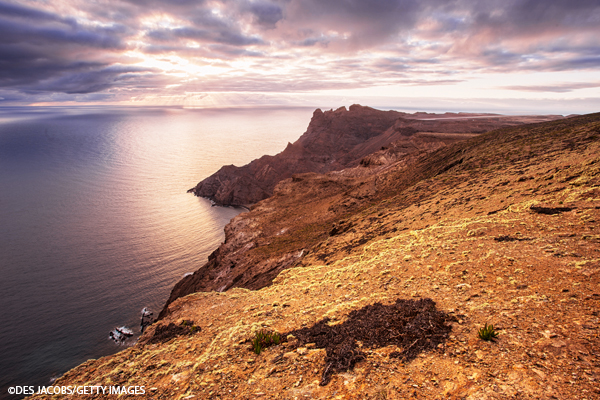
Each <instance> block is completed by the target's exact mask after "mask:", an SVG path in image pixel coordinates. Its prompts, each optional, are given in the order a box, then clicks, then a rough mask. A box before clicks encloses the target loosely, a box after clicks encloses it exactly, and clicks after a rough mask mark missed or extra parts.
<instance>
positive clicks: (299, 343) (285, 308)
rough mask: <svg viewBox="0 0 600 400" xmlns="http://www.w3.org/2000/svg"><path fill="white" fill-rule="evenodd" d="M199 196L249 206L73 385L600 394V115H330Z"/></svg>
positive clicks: (198, 394) (73, 375)
mask: <svg viewBox="0 0 600 400" xmlns="http://www.w3.org/2000/svg"><path fill="white" fill-rule="evenodd" d="M191 191H192V192H193V193H194V194H195V195H198V196H203V197H207V198H210V199H212V200H213V201H214V202H215V203H217V204H221V205H243V206H246V207H248V208H249V212H246V213H242V214H240V215H238V216H236V217H235V218H234V219H232V221H231V222H230V223H229V224H228V225H227V226H226V227H225V236H226V239H225V242H224V243H223V244H222V245H221V246H220V247H219V248H218V249H216V250H215V251H214V252H213V253H212V254H211V256H210V257H209V260H208V263H207V264H205V265H204V266H202V267H200V268H199V269H198V270H197V271H196V272H195V273H194V274H192V275H189V276H186V277H184V278H183V279H182V280H181V281H180V282H179V283H178V284H177V285H176V287H175V288H174V289H173V291H172V293H171V296H170V298H169V300H168V302H167V304H166V305H165V308H164V309H163V310H162V312H161V314H160V316H159V321H158V322H156V323H155V324H153V325H151V326H149V327H148V328H147V330H146V332H145V333H144V334H143V335H142V336H141V337H140V340H139V342H138V343H137V344H136V345H135V346H133V347H131V348H128V349H126V350H124V351H122V352H120V353H117V354H114V355H111V356H107V357H103V358H101V359H98V360H89V361H88V362H86V363H84V364H82V365H80V366H79V367H76V368H74V369H73V370H71V371H69V372H67V373H66V374H65V375H64V376H63V377H61V378H59V379H58V380H57V381H56V383H55V384H56V385H63V386H67V385H107V384H108V385H118V386H136V385H143V386H144V387H145V394H143V395H138V396H136V398H147V399H156V398H181V399H194V398H196V399H213V398H214V399H216V398H220V399H255V398H260V399H279V398H299V399H300V398H319V399H321V398H322V399H330V398H347V399H353V398H373V399H377V398H379V399H405V398H423V399H437V398H477V399H479V398H481V399H484V398H487V399H501V398H511V397H520V398H541V397H547V398H564V399H566V398H594V397H595V396H598V395H600V392H599V391H598V387H597V386H598V385H597V381H596V378H594V377H597V376H598V374H599V373H600V344H599V343H598V340H597V332H598V330H599V329H600V315H599V314H598V309H599V308H600V292H599V290H598V288H599V287H600V286H599V284H600V256H599V254H600V253H599V252H600V232H598V221H600V113H596V114H588V115H581V116H572V117H568V118H563V117H562V116H520V117H516V116H502V115H491V114H463V113H459V114H429V113H415V114H405V113H398V112H394V111H379V110H375V109H372V108H369V107H363V106H359V105H354V106H351V107H350V108H349V109H345V108H340V109H337V110H335V111H334V110H330V111H325V112H323V111H321V110H316V111H315V112H314V114H313V117H312V120H311V121H310V124H309V126H308V129H307V131H306V133H305V134H304V135H302V137H301V138H300V139H298V141H296V142H295V143H293V144H289V145H288V146H287V148H286V149H285V150H284V151H283V152H281V153H279V154H278V155H276V156H264V157H261V158H260V159H258V160H254V161H253V162H251V163H250V164H248V165H246V166H243V167H234V166H227V167H223V168H222V169H221V170H219V171H218V172H217V173H215V174H214V175H212V176H210V177H208V178H206V179H204V180H203V181H202V182H200V183H199V184H198V185H197V186H195V187H194V188H193V189H191ZM486 332H487V333H486ZM490 332H491V334H490ZM34 398H36V399H37V398H39V399H44V398H48V399H49V398H51V396H35V397H34Z"/></svg>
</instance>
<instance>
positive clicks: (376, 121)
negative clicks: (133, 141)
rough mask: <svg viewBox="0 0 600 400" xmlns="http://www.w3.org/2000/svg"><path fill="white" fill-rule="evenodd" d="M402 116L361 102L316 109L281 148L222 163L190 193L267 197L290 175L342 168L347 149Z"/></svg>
mask: <svg viewBox="0 0 600 400" xmlns="http://www.w3.org/2000/svg"><path fill="white" fill-rule="evenodd" d="M400 115H402V113H399V112H395V111H379V110H375V109H373V108H370V107H363V106H359V105H353V106H351V107H350V109H349V110H347V109H346V108H345V107H341V108H339V109H337V110H335V111H326V112H322V111H321V110H320V109H317V110H315V112H314V113H313V116H312V119H311V121H310V124H309V126H308V129H307V131H306V132H305V133H304V134H303V135H302V137H300V139H298V140H297V141H296V142H294V143H289V144H288V145H287V147H286V148H285V150H284V151H283V152H281V153H279V154H277V155H275V156H263V157H261V158H259V159H257V160H254V161H252V162H251V163H250V164H247V165H245V166H243V167H236V166H233V165H228V166H225V167H223V168H221V169H220V170H219V171H217V172H216V173H215V174H213V175H211V176H210V177H208V178H206V179H204V180H203V181H202V182H200V183H198V185H196V187H194V188H193V189H190V190H189V191H190V192H192V193H194V194H195V195H196V196H200V197H207V198H209V199H211V200H213V201H214V202H215V203H217V204H220V205H243V206H249V205H251V204H254V203H256V202H258V201H260V200H263V199H265V198H267V197H269V196H271V195H272V194H273V190H274V188H275V185H277V183H278V182H279V181H281V180H283V179H286V178H290V177H291V176H292V175H293V174H297V173H303V172H319V173H325V172H329V171H334V170H339V169H342V168H345V167H346V166H348V165H349V162H348V160H347V157H346V158H345V156H346V155H347V154H348V153H349V152H350V151H351V150H353V149H354V148H355V147H356V146H357V145H359V144H361V143H363V142H364V141H365V140H368V139H369V138H372V137H376V136H378V135H380V134H382V133H383V132H384V131H385V130H386V129H388V128H389V127H390V126H391V125H392V124H393V123H394V121H396V120H397V119H398V117H399V116H400ZM366 154H368V153H364V154H362V155H360V154H359V155H358V156H356V157H358V158H360V157H361V156H364V155H366Z"/></svg>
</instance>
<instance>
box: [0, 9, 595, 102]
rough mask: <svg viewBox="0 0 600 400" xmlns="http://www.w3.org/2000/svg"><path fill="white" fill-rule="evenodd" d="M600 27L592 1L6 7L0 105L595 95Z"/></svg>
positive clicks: (1, 26)
mask: <svg viewBox="0 0 600 400" xmlns="http://www.w3.org/2000/svg"><path fill="white" fill-rule="evenodd" d="M599 26H600V4H598V2H597V1H596V0H571V1H567V0H547V1H534V0H511V1H509V2H497V1H491V0H484V1H478V2H473V1H468V0H456V1H452V2H448V1H445V0H370V1H364V0H329V1H321V0H177V1H170V2H165V1H159V0H129V1H126V0H98V1H95V2H89V1H85V0H57V1H53V2H39V1H35V0H20V1H7V0H4V1H2V0H0V97H2V99H1V100H0V104H28V103H39V102H44V103H47V102H63V101H68V102H84V103H85V102H99V103H102V102H111V103H125V104H127V103H135V104H140V102H141V101H142V100H140V99H145V100H143V101H150V100H149V99H152V100H151V101H152V102H153V103H154V104H160V102H163V103H164V104H177V103H178V102H179V104H181V105H186V104H187V105H189V104H200V105H202V104H212V105H227V104H229V103H231V104H236V105H237V104H241V103H240V102H248V105H251V104H253V102H261V101H262V100H259V99H268V100H265V101H266V102H267V103H269V104H270V103H271V102H273V101H275V100H274V99H276V98H277V96H279V98H280V103H281V104H290V102H291V103H293V102H294V101H296V102H297V103H298V104H305V103H306V102H308V101H311V99H315V97H314V96H317V97H319V96H321V97H320V98H324V97H323V96H325V97H327V98H331V99H333V98H338V97H336V96H337V95H335V96H333V97H332V96H331V93H332V92H338V93H343V92H344V91H348V90H350V91H360V93H363V95H364V96H365V97H368V96H371V97H373V98H375V97H377V98H393V97H394V96H397V97H403V96H404V97H406V96H408V97H410V98H413V97H417V96H421V97H426V98H434V97H436V96H437V97H444V98H460V97H465V98H482V96H491V97H494V98H497V99H501V98H514V97H515V95H516V96H517V97H520V98H523V99H534V98H535V97H532V96H544V97H547V96H550V97H549V98H552V99H555V98H557V96H567V97H563V98H565V99H574V98H576V97H577V96H579V97H581V96H586V97H589V98H590V99H593V98H600V92H599V91H598V88H599V87H600V86H598V85H597V84H595V83H594V82H597V80H594V79H591V80H580V79H576V78H574V76H579V75H581V74H593V73H594V72H596V71H598V69H599V68H600V42H598V39H597V38H598V37H600V28H599ZM528 75H530V76H531V77H534V78H532V79H533V80H534V81H529V80H528V78H527V76H528ZM540 79H542V80H541V81H540ZM544 79H545V80H544ZM557 82H558V83H557ZM589 82H592V83H589ZM248 93H249V94H250V95H246V94H248ZM356 93H358V92H356ZM328 96H329V97H328ZM341 96H342V97H341V98H344V95H341ZM293 99H296V100H293ZM590 104H593V102H590Z"/></svg>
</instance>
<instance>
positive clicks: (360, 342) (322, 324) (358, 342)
mask: <svg viewBox="0 0 600 400" xmlns="http://www.w3.org/2000/svg"><path fill="white" fill-rule="evenodd" d="M454 320H455V318H454V317H453V316H450V315H448V314H446V313H444V312H443V311H440V310H437V309H436V306H435V302H434V301H433V300H431V299H418V300H403V299H398V300H396V303H394V304H390V305H383V304H381V303H375V304H372V305H368V306H365V307H363V308H361V309H359V310H354V311H352V312H351V313H350V314H349V315H348V319H347V320H346V321H345V322H343V323H341V324H337V325H333V326H332V325H329V322H330V319H329V318H324V319H322V320H321V321H319V322H317V323H316V324H315V325H313V326H312V327H310V328H302V329H299V330H295V331H292V332H289V333H288V334H291V335H293V336H295V337H296V338H297V339H298V343H297V344H296V347H301V346H303V345H305V344H307V343H314V344H315V347H316V348H321V349H325V350H326V352H327V355H326V357H325V368H324V370H323V373H322V377H321V382H320V385H321V386H324V385H327V384H328V383H329V381H330V380H331V376H332V375H333V374H334V373H336V372H344V371H348V370H351V369H353V368H354V365H355V364H356V363H357V362H359V361H361V360H364V359H365V358H366V355H365V353H364V352H363V351H362V350H361V348H371V349H376V348H381V347H386V346H390V345H395V346H398V347H399V348H400V351H397V352H394V353H392V354H390V356H391V357H396V358H400V359H402V360H403V361H405V362H408V361H411V360H413V359H414V358H415V357H417V356H418V355H419V354H420V353H421V352H424V351H427V350H431V349H434V348H436V347H437V346H438V345H439V344H440V343H443V342H445V341H446V339H447V338H448V335H449V333H450V331H451V329H452V328H451V326H450V325H449V322H450V321H454Z"/></svg>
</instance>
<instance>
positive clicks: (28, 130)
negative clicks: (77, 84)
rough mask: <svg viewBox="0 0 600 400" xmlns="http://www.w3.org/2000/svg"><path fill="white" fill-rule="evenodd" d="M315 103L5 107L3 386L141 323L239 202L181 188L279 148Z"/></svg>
mask: <svg viewBox="0 0 600 400" xmlns="http://www.w3.org/2000/svg"><path fill="white" fill-rule="evenodd" d="M312 111H313V110H312V109H226V110H223V109H221V110H186V109H180V108H125V109H124V108H120V109H117V108H106V107H104V108H93V107H85V108H82V107H79V108H39V107H36V108H2V109H0V321H1V323H0V355H1V356H0V398H8V397H7V388H8V387H9V386H12V385H22V386H24V385H35V386H36V387H37V385H47V384H49V382H50V381H51V379H53V378H56V377H57V376H60V375H61V374H62V373H64V372H66V371H67V370H69V369H70V368H72V367H74V366H76V365H78V364H80V363H81V362H83V361H85V360H87V359H89V358H98V357H100V356H104V355H108V354H111V353H114V352H116V351H118V350H121V349H122V347H119V346H118V345H117V344H115V343H114V342H112V341H110V340H109V339H108V333H109V331H110V330H112V329H113V328H115V327H117V326H122V325H125V326H128V327H130V328H132V329H133V330H134V331H135V332H136V334H137V333H138V332H139V319H140V312H141V309H142V308H143V307H150V308H151V309H152V310H153V311H154V313H155V315H156V314H158V312H159V311H160V309H161V307H162V305H163V304H164V302H165V301H166V299H167V297H168V295H169V293H170V290H171V288H172V287H173V285H174V284H175V283H176V282H177V281H178V280H179V279H180V278H181V277H182V276H183V275H184V274H185V273H188V272H192V271H194V270H196V269H197V268H199V267H200V266H201V265H202V264H203V263H204V262H205V261H206V259H207V256H208V254H210V252H212V251H213V250H214V249H215V248H216V247H217V246H218V245H219V244H220V243H221V242H222V241H223V238H224V235H223V227H224V225H225V224H226V223H227V222H228V221H229V220H230V219H231V218H232V217H234V216H235V215H237V214H238V213H239V212H241V210H239V209H233V208H220V207H211V205H210V203H209V202H208V201H207V200H204V199H199V198H196V197H194V196H193V195H191V194H187V193H186V191H187V189H189V188H191V187H192V186H194V185H195V184H196V183H197V182H198V181H199V180H201V179H202V178H204V177H206V176H208V175H210V174H212V173H213V172H215V171H216V170H217V169H219V168H220V166H222V165H225V164H235V165H243V164H246V163H248V162H249V161H251V160H252V159H254V158H256V157H259V156H261V155H263V154H275V153H277V152H279V151H281V150H283V149H284V148H285V145H286V144H287V142H293V141H295V140H296V139H297V138H298V137H299V136H300V135H301V134H302V132H304V131H305V129H306V126H307V125H308V122H309V120H310V116H311V114H312ZM134 339H135V337H134ZM132 342H133V341H132Z"/></svg>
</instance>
